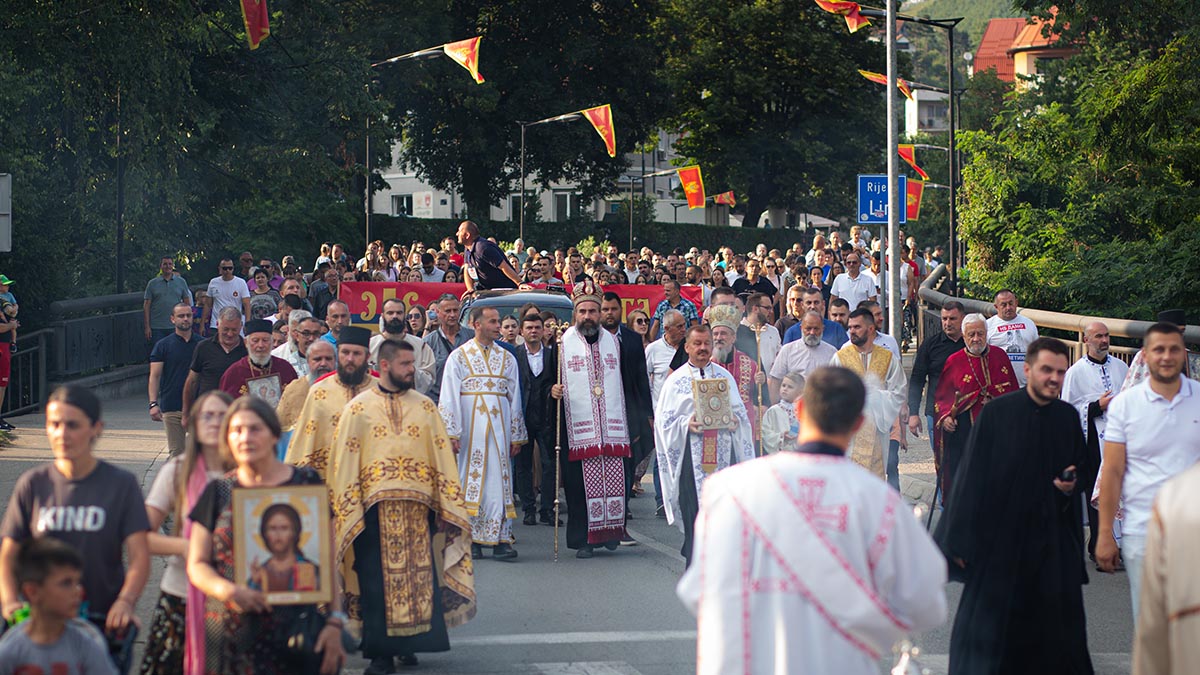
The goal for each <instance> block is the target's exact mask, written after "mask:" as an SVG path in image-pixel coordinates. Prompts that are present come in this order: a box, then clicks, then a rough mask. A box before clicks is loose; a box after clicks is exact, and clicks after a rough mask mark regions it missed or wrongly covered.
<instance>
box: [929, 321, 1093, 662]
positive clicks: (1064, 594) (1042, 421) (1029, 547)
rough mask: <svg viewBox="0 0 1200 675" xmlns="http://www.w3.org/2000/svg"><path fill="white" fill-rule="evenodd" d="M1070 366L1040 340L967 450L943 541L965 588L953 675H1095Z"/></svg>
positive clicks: (1081, 464) (940, 531)
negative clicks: (1066, 392) (1019, 383)
mask: <svg viewBox="0 0 1200 675" xmlns="http://www.w3.org/2000/svg"><path fill="white" fill-rule="evenodd" d="M1068 365H1069V352H1068V351H1067V347H1066V345H1064V344H1063V343H1061V342H1059V341H1057V340H1053V339H1050V338H1039V339H1037V340H1034V341H1033V342H1032V343H1030V345H1029V347H1028V349H1027V352H1026V360H1025V363H1024V368H1025V376H1026V386H1025V388H1023V389H1020V390H1018V391H1016V392H1014V393H1011V394H1006V395H1004V396H1001V397H999V398H997V399H995V400H993V401H991V402H990V403H988V404H987V405H985V406H984V407H983V410H982V412H980V414H979V417H978V418H977V419H976V420H975V424H974V429H973V431H972V434H971V437H970V439H969V440H968V441H967V445H966V448H965V449H964V452H963V456H962V464H961V466H960V467H959V469H958V474H957V478H956V480H955V482H954V485H953V487H952V488H951V495H950V497H951V499H950V502H949V505H948V506H947V508H946V511H945V515H943V516H942V520H941V521H940V522H939V523H938V527H937V532H936V534H935V538H936V539H937V541H938V544H939V545H940V546H941V548H942V552H943V553H944V554H945V556H946V560H947V561H948V562H949V568H950V579H951V580H952V581H961V582H963V583H964V587H963V594H962V600H961V601H960V603H959V606H958V612H957V614H956V615H955V618H954V630H953V632H952V633H951V637H950V670H949V672H950V673H951V675H954V674H956V673H976V672H992V673H1059V672H1061V673H1084V672H1088V673H1090V672H1092V665H1091V657H1090V656H1089V654H1088V648H1087V622H1086V620H1085V618H1084V613H1083V589H1082V585H1083V584H1085V583H1087V573H1086V572H1085V571H1084V566H1083V560H1082V558H1083V531H1082V528H1081V527H1080V523H1082V522H1083V514H1082V507H1083V505H1082V504H1081V503H1080V500H1079V497H1078V495H1077V494H1076V493H1075V487H1076V480H1075V479H1076V472H1077V471H1078V470H1080V469H1085V468H1086V462H1087V459H1086V458H1087V447H1086V444H1085V442H1084V438H1083V432H1082V431H1081V430H1080V426H1079V413H1078V412H1077V411H1076V410H1075V408H1073V407H1072V406H1071V405H1070V404H1068V403H1066V402H1064V401H1061V400H1059V392H1060V391H1061V388H1062V382H1063V379H1064V377H1065V376H1066V372H1067V366H1068Z"/></svg>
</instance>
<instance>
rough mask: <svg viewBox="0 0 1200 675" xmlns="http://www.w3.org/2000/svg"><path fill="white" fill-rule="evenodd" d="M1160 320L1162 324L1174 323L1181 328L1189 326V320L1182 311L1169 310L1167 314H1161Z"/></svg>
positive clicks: (1159, 314) (1159, 315)
mask: <svg viewBox="0 0 1200 675" xmlns="http://www.w3.org/2000/svg"><path fill="white" fill-rule="evenodd" d="M1158 320H1159V321H1160V322H1162V323H1173V324H1175V325H1176V326H1179V327H1180V328H1182V327H1183V326H1186V325H1187V319H1186V318H1184V316H1183V310H1182V309H1168V310H1167V311H1165V312H1159V313H1158Z"/></svg>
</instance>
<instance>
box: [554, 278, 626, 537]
mask: <svg viewBox="0 0 1200 675" xmlns="http://www.w3.org/2000/svg"><path fill="white" fill-rule="evenodd" d="M602 293H603V291H602V289H601V288H600V286H599V285H597V284H596V282H594V281H592V280H591V279H584V280H583V281H581V282H579V283H577V284H575V288H574V291H573V293H572V296H571V301H572V304H573V305H574V306H575V324H574V325H573V326H571V327H570V328H568V329H567V331H566V332H565V333H563V336H562V346H561V347H560V354H561V358H560V359H559V368H560V370H561V373H562V382H563V384H556V385H554V386H553V387H551V389H550V395H551V396H552V397H553V398H554V399H555V400H560V401H562V402H563V403H562V414H563V424H562V432H561V435H560V438H559V443H560V444H561V445H562V447H563V448H565V449H566V451H567V454H566V456H565V457H561V458H560V461H561V462H562V467H563V469H562V472H563V489H564V490H565V491H566V494H567V548H570V549H574V550H575V557H576V558H584V559H586V558H591V557H593V555H594V554H595V553H594V552H595V548H596V547H597V546H603V547H604V548H606V549H608V550H610V551H615V550H617V547H618V546H619V545H620V543H621V540H622V539H624V538H625V469H626V467H625V461H624V458H626V457H629V456H630V447H629V427H628V423H627V419H626V416H625V387H624V386H623V383H622V380H621V365H622V364H621V344H620V342H618V340H617V336H616V335H613V334H612V333H610V332H608V331H607V330H600V305H601V302H602V300H603V295H602ZM556 412H557V411H556ZM564 441H565V442H564Z"/></svg>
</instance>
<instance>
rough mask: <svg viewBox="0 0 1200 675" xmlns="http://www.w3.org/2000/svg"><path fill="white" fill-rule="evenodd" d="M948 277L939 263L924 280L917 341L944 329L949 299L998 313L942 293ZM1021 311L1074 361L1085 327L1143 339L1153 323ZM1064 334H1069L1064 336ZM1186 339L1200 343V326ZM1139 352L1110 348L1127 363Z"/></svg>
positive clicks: (1080, 355)
mask: <svg viewBox="0 0 1200 675" xmlns="http://www.w3.org/2000/svg"><path fill="white" fill-rule="evenodd" d="M946 280H947V270H946V266H945V265H938V266H937V267H936V268H934V270H933V271H932V272H930V273H929V276H928V277H926V279H925V281H923V282H922V283H921V288H920V289H919V293H920V295H921V300H923V301H924V302H923V303H922V304H921V318H920V320H919V321H918V322H917V333H918V340H920V341H924V340H925V338H926V337H927V336H931V335H935V334H937V333H940V332H942V322H941V318H940V314H939V312H940V310H941V308H942V305H943V304H945V303H946V302H948V301H950V300H957V301H959V302H961V303H962V304H963V306H964V307H966V308H967V312H968V313H971V312H978V313H980V314H982V315H984V316H986V317H989V318H990V317H992V316H994V315H995V314H996V308H995V307H994V306H992V304H991V303H990V302H983V301H981V300H972V299H970V298H956V297H954V296H951V295H947V294H945V293H943V292H942V291H941V290H939V289H940V288H941V286H942V284H943V283H945V281H946ZM1019 311H1020V312H1021V314H1023V315H1025V316H1027V317H1029V319H1030V320H1031V321H1033V323H1034V324H1036V325H1037V327H1038V332H1039V333H1043V334H1045V333H1047V332H1049V333H1050V334H1049V335H1048V337H1053V338H1055V339H1057V340H1060V341H1061V342H1062V343H1063V344H1065V345H1067V347H1069V348H1070V350H1071V361H1072V362H1074V361H1076V360H1078V359H1080V358H1083V355H1084V353H1085V352H1086V348H1085V347H1084V344H1083V329H1084V327H1086V326H1087V325H1088V324H1089V323H1092V322H1093V321H1103V322H1104V324H1105V325H1106V326H1108V332H1109V335H1110V336H1112V337H1114V338H1119V339H1126V340H1141V339H1142V338H1143V337H1145V335H1146V329H1147V328H1149V327H1150V326H1152V325H1154V322H1153V321H1132V320H1130V319H1115V318H1112V317H1105V316H1088V315H1084V314H1067V313H1064V312H1049V311H1046V310H1043V309H1031V308H1028V307H1021V308H1019ZM1064 335H1065V336H1066V337H1063V336H1064ZM1183 339H1184V341H1185V342H1187V343H1188V344H1200V326H1188V327H1187V328H1186V329H1185V330H1184V333H1183ZM1137 351H1138V348H1137V347H1132V346H1123V345H1115V344H1114V345H1113V346H1112V348H1111V349H1110V352H1111V353H1112V354H1113V356H1116V357H1117V358H1120V359H1122V360H1124V361H1126V362H1128V361H1130V360H1131V359H1133V356H1134V354H1136V353H1137ZM1196 358H1197V357H1196V355H1192V360H1193V362H1195V361H1196ZM1197 370H1198V369H1197V368H1194V367H1193V368H1192V371H1191V372H1192V373H1193V374H1194V376H1195V375H1196V374H1200V373H1198V372H1197Z"/></svg>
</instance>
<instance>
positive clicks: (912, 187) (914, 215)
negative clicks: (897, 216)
mask: <svg viewBox="0 0 1200 675" xmlns="http://www.w3.org/2000/svg"><path fill="white" fill-rule="evenodd" d="M924 195H925V183H923V182H921V181H919V180H910V181H908V195H906V197H907V198H906V200H905V205H906V207H907V210H908V219H909V220H916V219H918V218H920V217H921V197H923V196H924Z"/></svg>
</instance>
